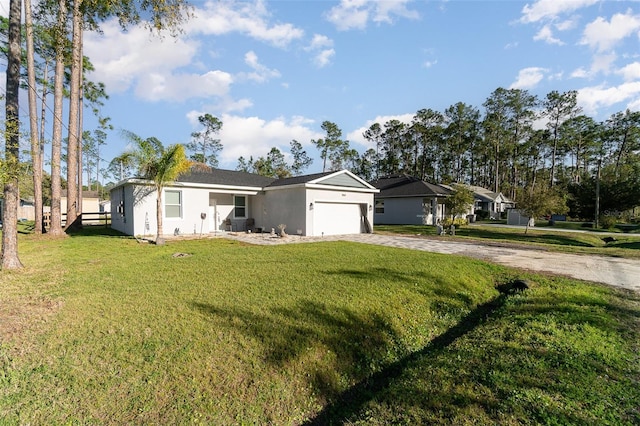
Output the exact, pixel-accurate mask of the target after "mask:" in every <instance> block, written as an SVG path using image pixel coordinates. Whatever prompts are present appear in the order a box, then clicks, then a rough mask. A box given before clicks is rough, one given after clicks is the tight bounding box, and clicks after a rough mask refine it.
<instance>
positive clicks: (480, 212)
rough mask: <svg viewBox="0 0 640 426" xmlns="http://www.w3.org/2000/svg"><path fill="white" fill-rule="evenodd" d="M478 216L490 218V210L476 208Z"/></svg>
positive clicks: (479, 217) (480, 218) (485, 218)
mask: <svg viewBox="0 0 640 426" xmlns="http://www.w3.org/2000/svg"><path fill="white" fill-rule="evenodd" d="M475 213H476V216H477V217H478V220H487V219H489V211H488V210H476V212H475Z"/></svg>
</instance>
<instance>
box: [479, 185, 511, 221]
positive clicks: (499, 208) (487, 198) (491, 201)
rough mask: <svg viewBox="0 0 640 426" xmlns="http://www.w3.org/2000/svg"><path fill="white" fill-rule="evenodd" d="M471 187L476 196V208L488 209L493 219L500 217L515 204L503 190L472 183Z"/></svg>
mask: <svg viewBox="0 0 640 426" xmlns="http://www.w3.org/2000/svg"><path fill="white" fill-rule="evenodd" d="M469 189H471V190H472V191H473V194H474V196H475V205H474V210H476V211H477V210H484V211H488V212H489V217H490V218H491V219H500V216H501V214H502V213H505V212H506V211H507V209H510V208H513V207H514V206H515V203H514V202H513V201H511V200H509V199H508V198H507V197H505V196H504V195H503V194H502V192H493V191H490V190H488V189H486V188H483V187H481V186H473V185H470V186H469Z"/></svg>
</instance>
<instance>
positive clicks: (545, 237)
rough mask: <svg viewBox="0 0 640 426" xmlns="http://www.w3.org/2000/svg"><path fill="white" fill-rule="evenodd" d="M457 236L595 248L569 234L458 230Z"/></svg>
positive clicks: (475, 229) (473, 229)
mask: <svg viewBox="0 0 640 426" xmlns="http://www.w3.org/2000/svg"><path fill="white" fill-rule="evenodd" d="M456 233H457V234H458V235H461V236H467V237H474V238H482V239H487V240H498V241H512V242H526V243H543V244H555V245H560V246H573V247H595V246H594V245H593V244H590V243H587V242H585V241H580V240H579V239H578V237H574V236H572V235H571V234H570V233H569V234H566V235H565V234H559V233H557V234H556V233H553V234H540V233H534V232H532V233H527V234H525V233H524V231H523V232H521V233H514V232H508V233H503V232H495V231H492V230H486V229H477V228H464V227H463V228H460V229H459V230H458V231H456Z"/></svg>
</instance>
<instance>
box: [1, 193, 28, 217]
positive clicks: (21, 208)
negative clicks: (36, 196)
mask: <svg viewBox="0 0 640 426" xmlns="http://www.w3.org/2000/svg"><path fill="white" fill-rule="evenodd" d="M3 209H4V200H3V199H1V198H0V222H2V215H3ZM35 218H36V209H35V206H34V201H33V199H30V200H27V199H24V198H20V204H18V220H34V219H35Z"/></svg>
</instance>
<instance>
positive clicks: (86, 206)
mask: <svg viewBox="0 0 640 426" xmlns="http://www.w3.org/2000/svg"><path fill="white" fill-rule="evenodd" d="M60 211H61V212H62V213H63V214H64V213H66V212H67V190H66V189H63V190H62V194H61V197H60ZM99 211H100V194H99V193H98V191H82V212H83V213H97V212H99Z"/></svg>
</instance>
